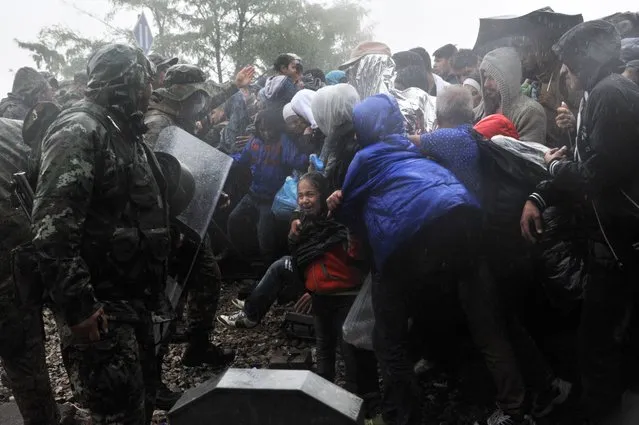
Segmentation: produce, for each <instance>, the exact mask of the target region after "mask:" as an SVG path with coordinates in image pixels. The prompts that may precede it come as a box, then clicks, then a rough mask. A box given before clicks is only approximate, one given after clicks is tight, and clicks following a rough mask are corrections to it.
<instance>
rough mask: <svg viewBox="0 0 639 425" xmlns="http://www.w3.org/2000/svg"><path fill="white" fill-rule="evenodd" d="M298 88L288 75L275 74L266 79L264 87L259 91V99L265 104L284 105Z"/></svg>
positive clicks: (280, 106) (279, 106)
mask: <svg viewBox="0 0 639 425" xmlns="http://www.w3.org/2000/svg"><path fill="white" fill-rule="evenodd" d="M297 91H298V88H297V87H296V86H295V83H294V82H293V80H292V79H291V78H290V77H287V76H286V75H276V76H274V77H270V78H269V79H268V80H266V84H265V85H264V88H263V89H262V90H260V92H259V99H260V101H261V102H262V103H264V104H265V105H266V106H269V105H270V106H275V107H278V108H282V107H284V105H286V104H287V103H289V102H290V101H291V99H293V96H295V93H297Z"/></svg>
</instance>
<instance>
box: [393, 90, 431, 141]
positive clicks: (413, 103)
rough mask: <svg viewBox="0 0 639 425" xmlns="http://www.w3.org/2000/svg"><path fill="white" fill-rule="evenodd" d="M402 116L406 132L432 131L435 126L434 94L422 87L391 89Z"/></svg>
mask: <svg viewBox="0 0 639 425" xmlns="http://www.w3.org/2000/svg"><path fill="white" fill-rule="evenodd" d="M391 94H392V95H393V96H394V97H395V99H396V100H397V103H398V104H399V110H400V111H401V113H402V115H403V116H404V124H405V125H406V131H407V132H408V134H421V133H428V132H430V131H433V127H434V126H435V106H436V98H435V96H430V95H429V94H428V93H426V92H425V91H424V90H422V89H418V88H417V87H409V88H407V89H406V90H403V91H399V90H396V89H393V90H391Z"/></svg>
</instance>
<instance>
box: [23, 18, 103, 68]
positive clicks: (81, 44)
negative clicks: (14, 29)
mask: <svg viewBox="0 0 639 425" xmlns="http://www.w3.org/2000/svg"><path fill="white" fill-rule="evenodd" d="M108 42H109V40H92V39H88V38H84V37H82V36H80V35H78V34H76V33H75V32H74V31H72V30H70V29H68V28H65V27H60V26H53V27H48V28H43V29H42V30H41V31H40V33H39V34H38V41H36V42H24V41H20V40H16V43H18V46H20V47H21V48H23V49H26V50H29V51H31V52H32V57H33V60H34V61H35V62H36V65H37V66H38V68H40V69H46V70H47V71H49V72H51V73H52V74H54V75H56V76H58V77H60V76H61V77H63V78H73V74H75V73H76V72H82V71H85V70H86V64H87V60H88V58H89V55H90V54H91V52H93V51H95V50H96V49H98V48H99V47H100V46H103V45H104V44H106V43H108Z"/></svg>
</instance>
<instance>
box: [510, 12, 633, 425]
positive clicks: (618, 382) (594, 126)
mask: <svg viewBox="0 0 639 425" xmlns="http://www.w3.org/2000/svg"><path fill="white" fill-rule="evenodd" d="M620 46H621V42H620V36H619V34H618V33H617V30H616V29H615V27H614V26H613V25H612V24H610V23H607V22H604V21H590V22H584V23H582V24H579V25H577V26H575V27H573V28H572V29H571V30H569V31H568V32H566V33H565V34H564V35H563V36H562V37H561V39H560V40H559V42H557V44H556V45H555V46H554V47H553V51H554V52H555V54H557V56H558V57H559V59H560V60H561V61H562V62H563V63H564V66H565V67H566V68H567V69H568V71H569V73H568V80H569V81H570V82H572V86H573V87H572V88H573V90H578V89H583V90H584V95H583V98H582V100H581V105H580V107H579V114H578V118H577V140H576V148H575V154H574V159H570V158H564V157H563V156H562V154H561V152H560V153H555V154H554V155H552V156H551V157H550V158H549V160H550V161H549V163H548V170H549V172H550V175H551V176H552V179H551V180H548V181H545V182H542V183H540V184H539V185H538V186H537V189H536V191H535V193H533V194H532V195H530V196H529V198H528V202H527V203H526V206H525V207H524V212H523V214H522V218H521V225H522V233H523V234H524V236H526V237H527V238H528V239H533V238H534V237H533V234H535V235H537V237H538V235H539V233H540V229H537V227H536V225H534V224H531V223H534V220H536V219H539V215H540V213H541V212H542V211H543V210H544V209H545V208H547V207H551V206H553V205H557V204H560V203H561V204H562V205H566V204H567V205H568V206H570V205H572V206H574V207H573V208H574V209H572V211H576V212H577V214H576V216H577V217H580V218H581V219H580V220H579V226H580V227H581V234H583V235H584V236H585V237H586V238H587V239H588V240H587V248H588V249H587V256H586V258H585V262H586V264H588V269H587V270H588V283H587V286H586V288H585V291H584V296H583V298H584V299H583V307H582V314H581V325H580V330H579V338H580V340H579V356H580V359H579V360H580V364H581V374H582V383H583V394H582V403H583V405H582V408H581V409H580V413H582V412H583V414H584V415H585V416H586V418H585V419H588V420H590V421H592V423H607V422H606V421H607V420H610V422H609V423H613V422H615V423H616V421H613V420H611V419H612V416H611V415H612V414H613V413H614V412H615V411H616V410H617V409H618V408H620V407H621V399H622V394H623V393H624V391H625V389H626V387H627V386H630V387H634V386H636V385H637V380H636V379H637V376H636V375H632V376H628V373H627V368H626V365H625V364H624V362H622V358H623V356H622V352H623V351H624V349H627V348H629V347H626V346H625V344H624V342H625V340H626V339H625V338H624V337H622V336H623V335H630V334H632V332H629V331H630V329H629V326H632V325H630V323H631V321H629V320H628V312H630V311H632V310H633V309H636V307H637V306H636V299H637V298H636V293H637V292H636V282H637V279H638V278H639V272H638V271H637V268H636V264H637V261H638V257H637V251H636V249H635V246H636V244H637V241H639V208H638V206H639V203H638V202H639V173H638V172H637V164H638V163H639V145H638V144H637V141H638V140H639V126H638V125H637V117H639V86H637V85H636V84H634V83H633V82H631V81H629V80H628V79H626V78H624V77H622V76H621V75H618V74H615V73H614V71H615V70H617V69H618V67H619V64H620V61H619V54H620ZM534 239H536V238H534ZM636 347H637V345H636V344H634V349H635V350H636ZM627 354H629V356H628V357H627V358H628V359H630V358H633V359H636V358H637V356H638V354H637V353H636V352H634V353H632V352H629V353H627ZM628 366H629V365H628ZM628 378H630V379H628ZM600 421H601V422H600Z"/></svg>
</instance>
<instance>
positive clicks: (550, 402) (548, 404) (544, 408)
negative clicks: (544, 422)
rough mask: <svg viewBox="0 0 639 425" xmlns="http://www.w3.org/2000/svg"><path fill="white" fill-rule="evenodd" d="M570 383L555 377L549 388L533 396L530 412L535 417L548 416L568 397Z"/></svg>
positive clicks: (570, 387)
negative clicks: (533, 400)
mask: <svg viewBox="0 0 639 425" xmlns="http://www.w3.org/2000/svg"><path fill="white" fill-rule="evenodd" d="M571 390H572V384H571V383H570V382H567V381H564V380H563V379H559V378H557V379H555V380H554V381H553V382H552V384H551V385H550V388H549V389H548V390H546V391H544V392H542V393H539V394H538V395H537V397H536V398H535V403H534V405H533V410H532V414H533V416H534V417H536V418H543V417H544V416H548V415H549V414H550V413H551V412H552V411H553V409H554V408H555V407H556V406H559V405H561V404H563V403H565V401H566V400H567V399H568V396H569V395H570V391H571Z"/></svg>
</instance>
